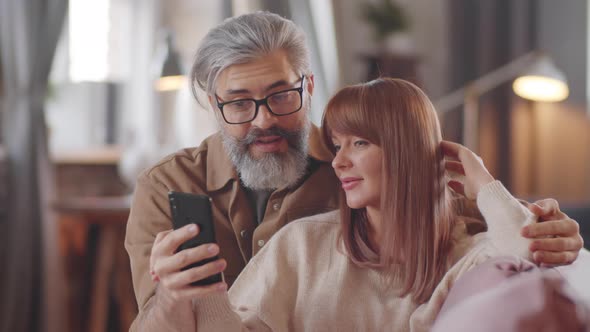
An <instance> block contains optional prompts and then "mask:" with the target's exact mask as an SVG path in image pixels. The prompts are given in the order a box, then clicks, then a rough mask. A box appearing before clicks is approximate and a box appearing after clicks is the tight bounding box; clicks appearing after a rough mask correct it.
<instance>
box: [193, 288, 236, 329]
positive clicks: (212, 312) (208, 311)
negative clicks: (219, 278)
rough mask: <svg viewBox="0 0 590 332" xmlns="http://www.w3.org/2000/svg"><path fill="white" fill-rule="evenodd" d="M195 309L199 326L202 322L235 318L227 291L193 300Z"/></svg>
mask: <svg viewBox="0 0 590 332" xmlns="http://www.w3.org/2000/svg"><path fill="white" fill-rule="evenodd" d="M193 310H194V312H195V314H196V315H197V322H198V325H197V327H199V326H200V325H202V324H201V323H205V324H206V325H209V324H210V323H213V322H221V321H232V320H235V315H236V313H235V312H234V311H233V309H232V306H231V303H230V302H229V297H228V295H227V292H223V293H218V294H213V295H209V296H207V297H205V298H201V299H196V300H193Z"/></svg>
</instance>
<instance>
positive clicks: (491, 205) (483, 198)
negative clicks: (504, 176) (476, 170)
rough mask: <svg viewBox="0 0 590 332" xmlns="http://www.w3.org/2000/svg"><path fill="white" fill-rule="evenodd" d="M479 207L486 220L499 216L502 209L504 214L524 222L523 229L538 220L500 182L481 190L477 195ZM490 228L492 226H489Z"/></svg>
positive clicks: (491, 183) (494, 182)
mask: <svg viewBox="0 0 590 332" xmlns="http://www.w3.org/2000/svg"><path fill="white" fill-rule="evenodd" d="M477 207H478V208H479V210H480V211H481V213H482V215H483V216H484V217H486V218H487V217H488V216H494V215H497V214H498V213H499V212H500V211H499V210H502V209H503V211H504V213H502V214H511V215H514V216H519V217H520V219H521V220H520V221H521V222H522V224H521V225H520V226H521V227H522V226H524V225H525V224H530V223H532V222H533V221H534V220H535V219H536V217H535V215H534V214H533V213H532V212H531V211H529V210H528V209H527V208H526V207H524V206H523V205H522V204H520V202H519V201H518V200H517V199H516V198H514V196H512V194H510V192H509V191H508V190H506V188H505V187H504V185H503V184H502V182H500V181H498V180H495V181H493V182H490V183H488V184H486V185H485V186H483V187H482V188H481V189H480V190H479V193H478V194H477ZM525 220H526V221H525ZM486 222H488V223H490V222H492V223H494V221H493V220H491V221H488V220H486ZM488 226H490V225H489V224H488Z"/></svg>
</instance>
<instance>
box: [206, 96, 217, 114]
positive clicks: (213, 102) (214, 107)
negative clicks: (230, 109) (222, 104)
mask: <svg viewBox="0 0 590 332" xmlns="http://www.w3.org/2000/svg"><path fill="white" fill-rule="evenodd" d="M207 99H208V100H209V106H211V110H212V111H213V112H215V110H216V109H217V103H215V101H214V100H213V96H212V95H207Z"/></svg>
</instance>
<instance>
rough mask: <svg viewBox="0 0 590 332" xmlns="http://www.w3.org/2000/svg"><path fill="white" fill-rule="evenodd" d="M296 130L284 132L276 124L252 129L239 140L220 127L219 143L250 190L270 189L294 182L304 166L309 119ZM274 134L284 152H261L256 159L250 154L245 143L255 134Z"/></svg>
mask: <svg viewBox="0 0 590 332" xmlns="http://www.w3.org/2000/svg"><path fill="white" fill-rule="evenodd" d="M304 121H305V124H304V125H303V127H302V128H301V129H300V130H297V131H292V132H289V131H286V130H284V129H280V128H277V127H273V128H270V129H269V130H261V129H258V128H254V129H252V130H250V132H249V133H248V135H246V137H245V138H243V139H236V138H235V137H232V136H230V135H228V134H227V133H226V132H225V131H224V130H223V129H222V130H221V136H222V138H223V146H224V147H225V150H226V152H227V154H228V155H229V157H230V159H231V161H232V163H233V164H234V166H235V167H236V169H237V171H238V174H239V176H240V179H241V180H242V183H243V184H244V186H246V187H247V188H250V189H252V190H274V189H278V188H284V187H291V186H293V185H295V184H296V183H297V182H298V181H299V180H300V179H301V178H302V177H303V176H304V175H305V172H306V169H307V163H308V160H307V151H308V143H307V140H308V138H309V133H310V130H311V121H310V120H309V119H305V120H304ZM265 135H277V136H281V137H283V138H284V139H286V140H287V143H288V150H287V152H270V153H264V154H263V156H262V157H261V158H259V159H254V158H253V157H252V155H251V154H250V150H249V146H250V144H253V142H254V141H255V140H256V139H257V138H258V137H259V136H265Z"/></svg>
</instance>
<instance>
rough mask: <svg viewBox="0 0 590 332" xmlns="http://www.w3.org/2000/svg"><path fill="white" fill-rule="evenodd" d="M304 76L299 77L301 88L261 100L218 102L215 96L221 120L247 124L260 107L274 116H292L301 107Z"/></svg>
mask: <svg viewBox="0 0 590 332" xmlns="http://www.w3.org/2000/svg"><path fill="white" fill-rule="evenodd" d="M304 80H305V75H301V86H300V87H298V88H293V89H287V90H282V91H278V92H275V93H271V94H270V95H268V96H266V97H265V98H263V99H252V98H248V99H238V100H232V101H227V102H224V103H221V102H219V96H217V94H215V99H216V101H217V107H219V110H220V111H221V115H222V116H223V120H225V122H227V123H229V124H241V123H247V122H250V121H252V120H254V119H255V118H256V115H258V109H259V108H260V106H261V105H264V106H266V108H267V109H268V111H269V112H271V113H272V114H274V115H276V116H285V115H289V114H293V113H295V112H297V111H299V110H300V109H301V106H302V105H303V82H304Z"/></svg>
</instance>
